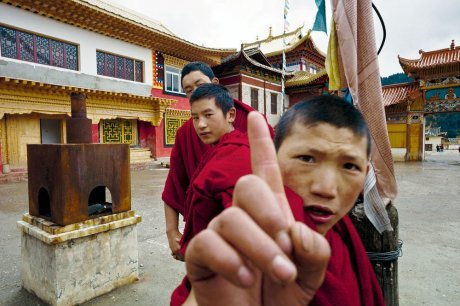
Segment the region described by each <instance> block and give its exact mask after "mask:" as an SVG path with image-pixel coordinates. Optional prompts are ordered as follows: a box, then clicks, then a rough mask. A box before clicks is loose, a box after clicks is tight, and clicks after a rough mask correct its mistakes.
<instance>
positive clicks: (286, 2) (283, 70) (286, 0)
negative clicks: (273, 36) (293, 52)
mask: <svg viewBox="0 0 460 306" xmlns="http://www.w3.org/2000/svg"><path fill="white" fill-rule="evenodd" d="M283 12H284V14H283V15H284V30H283V58H282V64H281V96H282V101H283V108H282V110H281V113H284V112H285V111H286V110H287V109H288V107H287V106H286V92H285V87H284V83H285V76H286V53H285V50H286V32H287V30H288V26H289V23H288V21H287V14H288V12H289V0H284V10H283Z"/></svg>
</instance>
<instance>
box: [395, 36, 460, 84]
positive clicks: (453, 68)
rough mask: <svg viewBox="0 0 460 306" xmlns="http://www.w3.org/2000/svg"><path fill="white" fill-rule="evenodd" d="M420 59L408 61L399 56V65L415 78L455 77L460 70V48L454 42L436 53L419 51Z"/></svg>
mask: <svg viewBox="0 0 460 306" xmlns="http://www.w3.org/2000/svg"><path fill="white" fill-rule="evenodd" d="M419 54H420V58H419V59H406V58H403V57H401V56H399V55H398V59H399V63H400V64H401V67H402V69H403V70H404V72H405V73H406V74H407V75H408V76H410V77H414V78H422V79H423V78H425V77H429V76H432V75H433V76H435V77H441V76H444V77H449V76H455V74H456V73H455V72H457V74H458V71H459V70H460V69H459V68H460V47H459V46H455V43H454V41H453V40H452V43H451V44H450V47H449V48H446V49H440V50H434V51H423V50H420V51H419Z"/></svg>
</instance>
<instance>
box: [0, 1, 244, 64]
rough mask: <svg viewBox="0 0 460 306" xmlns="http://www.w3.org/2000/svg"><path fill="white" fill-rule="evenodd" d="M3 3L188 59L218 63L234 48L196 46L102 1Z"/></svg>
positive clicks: (148, 21)
mask: <svg viewBox="0 0 460 306" xmlns="http://www.w3.org/2000/svg"><path fill="white" fill-rule="evenodd" d="M0 1H1V2H3V3H6V4H9V5H12V6H16V7H18V8H21V9H24V10H27V11H30V12H33V13H36V14H39V15H42V16H45V17H48V18H51V19H55V20H58V21H60V22H63V23H67V24H70V25H73V26H76V27H80V28H83V29H86V30H89V31H93V32H96V33H99V34H102V35H105V36H109V37H113V38H116V39H120V40H123V41H126V42H128V43H132V44H135V45H138V46H142V47H145V48H148V49H151V50H156V51H161V52H165V53H167V54H169V55H171V56H175V57H179V58H182V59H185V60H189V61H196V60H199V61H203V62H206V63H208V64H210V65H215V64H219V63H220V60H221V58H222V57H224V56H227V55H229V54H232V53H234V52H235V51H236V50H235V49H214V48H206V47H203V46H199V45H197V44H194V43H191V42H189V41H186V40H184V39H181V38H179V37H177V36H176V35H174V33H172V32H171V31H170V30H169V29H168V28H166V27H165V26H164V25H163V24H161V23H160V22H158V21H155V20H152V19H150V18H149V17H146V16H142V15H141V14H139V13H137V12H134V11H131V10H129V9H126V8H123V7H118V6H115V5H113V4H110V3H108V2H106V1H103V0H53V1H49V0H0Z"/></svg>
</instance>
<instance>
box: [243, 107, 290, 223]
mask: <svg viewBox="0 0 460 306" xmlns="http://www.w3.org/2000/svg"><path fill="white" fill-rule="evenodd" d="M248 138H249V144H250V146H251V165H252V172H253V174H255V175H257V176H258V177H260V178H261V179H263V180H264V181H265V182H266V183H267V184H268V186H269V187H270V189H271V190H272V192H273V193H274V195H275V197H276V199H277V200H278V203H279V205H280V206H281V209H282V211H283V212H284V214H285V216H286V218H287V220H288V223H289V224H291V223H292V222H294V217H293V215H292V212H291V209H290V207H289V204H288V201H287V198H286V194H285V192H284V186H283V180H282V177H281V171H280V168H279V165H278V160H277V158H276V151H275V147H274V145H273V140H272V138H271V137H270V132H269V131H268V126H267V123H266V121H265V119H264V118H263V116H262V115H261V114H260V113H258V112H251V113H250V114H249V116H248Z"/></svg>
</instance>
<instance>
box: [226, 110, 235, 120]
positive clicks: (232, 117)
mask: <svg viewBox="0 0 460 306" xmlns="http://www.w3.org/2000/svg"><path fill="white" fill-rule="evenodd" d="M235 118H236V108H235V107H232V108H230V109H229V110H228V112H227V121H228V122H229V123H233V122H234V121H235Z"/></svg>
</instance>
